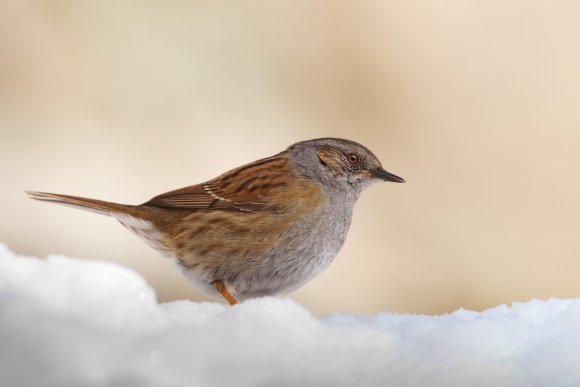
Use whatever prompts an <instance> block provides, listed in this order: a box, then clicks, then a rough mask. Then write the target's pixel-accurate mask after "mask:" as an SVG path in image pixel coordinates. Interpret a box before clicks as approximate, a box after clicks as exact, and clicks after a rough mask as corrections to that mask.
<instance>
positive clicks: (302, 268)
mask: <svg viewBox="0 0 580 387" xmlns="http://www.w3.org/2000/svg"><path fill="white" fill-rule="evenodd" d="M349 225H350V211H349V212H347V213H344V214H337V213H336V211H324V212H322V213H321V214H320V215H319V216H317V217H308V220H304V221H301V222H298V223H297V224H294V225H292V226H291V227H288V228H286V229H284V231H283V232H278V234H277V235H278V237H277V238H275V239H271V238H265V239H264V243H265V244H267V246H260V247H263V248H256V249H255V250H251V251H250V250H244V251H243V252H242V253H240V254H239V255H238V256H236V258H232V257H231V256H229V255H228V256H224V257H222V261H221V262H219V264H216V265H203V264H196V265H194V266H193V267H191V266H190V267H185V266H184V265H181V266H182V271H183V272H184V274H185V276H186V277H187V279H188V280H189V281H190V282H191V284H192V285H193V286H194V287H196V288H197V289H198V290H200V291H202V292H204V293H206V294H208V295H211V296H215V297H219V293H217V291H216V290H215V289H214V287H213V286H212V285H211V282H212V281H213V280H215V279H220V280H222V281H223V283H224V284H225V286H226V288H227V289H228V290H229V292H230V293H231V294H232V295H233V296H234V297H235V298H236V299H237V300H238V301H241V300H244V299H247V298H253V297H261V296H267V295H277V294H283V293H287V292H290V291H292V290H295V289H297V288H299V287H301V286H302V285H304V284H305V283H306V282H308V281H310V280H311V279H313V278H314V277H315V276H316V275H318V274H320V273H321V272H322V271H323V270H324V269H326V268H327V267H328V266H329V265H330V263H331V262H332V261H333V260H334V258H335V257H336V255H337V254H338V252H339V250H340V248H341V247H342V245H343V243H344V240H345V238H346V234H347V231H348V228H349ZM228 243H230V244H231V243H232V242H231V240H227V241H224V245H227V244H228ZM257 252H259V253H257ZM180 261H182V262H183V261H187V260H183V259H181V260H180ZM189 261H195V262H213V260H211V259H207V257H200V256H197V257H192V258H191V259H189ZM216 263H217V262H216Z"/></svg>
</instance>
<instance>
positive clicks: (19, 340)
mask: <svg viewBox="0 0 580 387" xmlns="http://www.w3.org/2000/svg"><path fill="white" fill-rule="evenodd" d="M579 364H580V300H556V299H553V300H549V301H536V300H535V301H530V302H527V303H521V304H514V305H513V306H512V307H507V306H504V305H502V306H498V307H496V308H493V309H489V310H486V311H484V312H482V313H476V312H470V311H466V310H458V311H456V312H454V313H452V314H449V315H444V316H421V315H401V314H392V313H380V314H378V315H376V316H373V317H369V316H350V315H346V314H341V313H337V314H333V315H331V316H328V317H325V318H322V319H318V318H316V317H314V316H313V315H312V314H311V313H310V312H309V311H308V310H306V309H305V308H304V307H302V306H300V305H299V304H297V303H296V302H294V301H291V300H289V299H277V298H263V299H255V300H250V301H247V302H244V303H242V304H239V305H237V306H234V307H230V306H228V305H224V304H217V303H193V302H189V301H176V302H171V303H165V304H158V303H157V301H156V298H155V292H154V291H153V289H152V288H151V287H150V286H149V285H148V284H147V283H146V282H145V281H144V280H143V278H142V277H141V276H139V275H138V274H137V273H135V272H133V271H131V270H129V269H126V268H123V267H120V266H117V265H114V264H111V263H105V262H95V261H90V262H87V261H81V260H75V259H71V258H66V257H62V256H50V257H48V258H47V259H46V260H41V259H37V258H30V257H23V256H17V255H15V254H14V253H12V252H11V251H9V250H8V249H7V248H6V247H5V246H4V245H0V385H1V386H7V387H8V386H10V387H14V386H59V387H63V386H139V387H147V386H387V385H389V386H548V385H550V386H578V385H580V367H579V366H578V365H579Z"/></svg>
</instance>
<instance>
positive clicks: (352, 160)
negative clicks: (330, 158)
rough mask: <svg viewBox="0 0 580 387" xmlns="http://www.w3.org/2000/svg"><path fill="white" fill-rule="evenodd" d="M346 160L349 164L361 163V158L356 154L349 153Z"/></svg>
mask: <svg viewBox="0 0 580 387" xmlns="http://www.w3.org/2000/svg"><path fill="white" fill-rule="evenodd" d="M346 159H347V160H348V162H349V163H351V164H353V165H354V164H358V163H359V161H360V158H359V157H358V155H356V154H354V153H349V154H347V155H346Z"/></svg>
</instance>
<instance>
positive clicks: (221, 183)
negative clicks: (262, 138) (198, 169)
mask: <svg viewBox="0 0 580 387" xmlns="http://www.w3.org/2000/svg"><path fill="white" fill-rule="evenodd" d="M293 175H294V173H293V170H292V168H291V167H290V165H289V164H288V160H287V159H286V158H285V157H283V156H282V154H280V155H277V156H273V157H269V158H266V159H262V160H258V161H255V162H253V163H251V164H247V165H244V166H241V167H239V168H236V169H233V170H231V171H229V172H226V173H224V174H223V175H221V176H219V177H217V178H215V179H213V180H210V181H208V182H207V183H203V184H198V185H192V186H189V187H185V188H181V189H177V190H175V191H170V192H167V193H164V194H161V195H158V196H156V197H154V198H153V199H151V200H150V201H148V202H147V203H144V204H145V205H149V206H156V207H165V208H191V209H196V208H200V209H201V208H215V209H223V210H238V211H259V210H262V209H264V208H265V207H266V206H267V204H268V198H269V197H271V195H272V194H273V191H272V190H273V189H274V188H279V187H283V186H285V185H286V184H287V182H288V179H289V178H291V177H293Z"/></svg>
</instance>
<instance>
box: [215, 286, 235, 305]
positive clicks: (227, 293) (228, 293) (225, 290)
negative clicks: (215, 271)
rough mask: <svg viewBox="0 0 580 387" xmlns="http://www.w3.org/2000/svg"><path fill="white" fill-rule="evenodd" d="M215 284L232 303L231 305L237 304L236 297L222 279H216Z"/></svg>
mask: <svg viewBox="0 0 580 387" xmlns="http://www.w3.org/2000/svg"><path fill="white" fill-rule="evenodd" d="M212 284H213V286H215V288H216V289H217V291H218V292H220V294H221V295H222V296H224V298H225V299H226V300H227V301H228V302H229V303H230V305H236V304H237V303H238V302H237V301H236V299H235V298H234V297H233V296H232V295H231V294H230V292H228V289H226V287H225V285H224V283H223V282H222V280H215V281H213V282H212Z"/></svg>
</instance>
